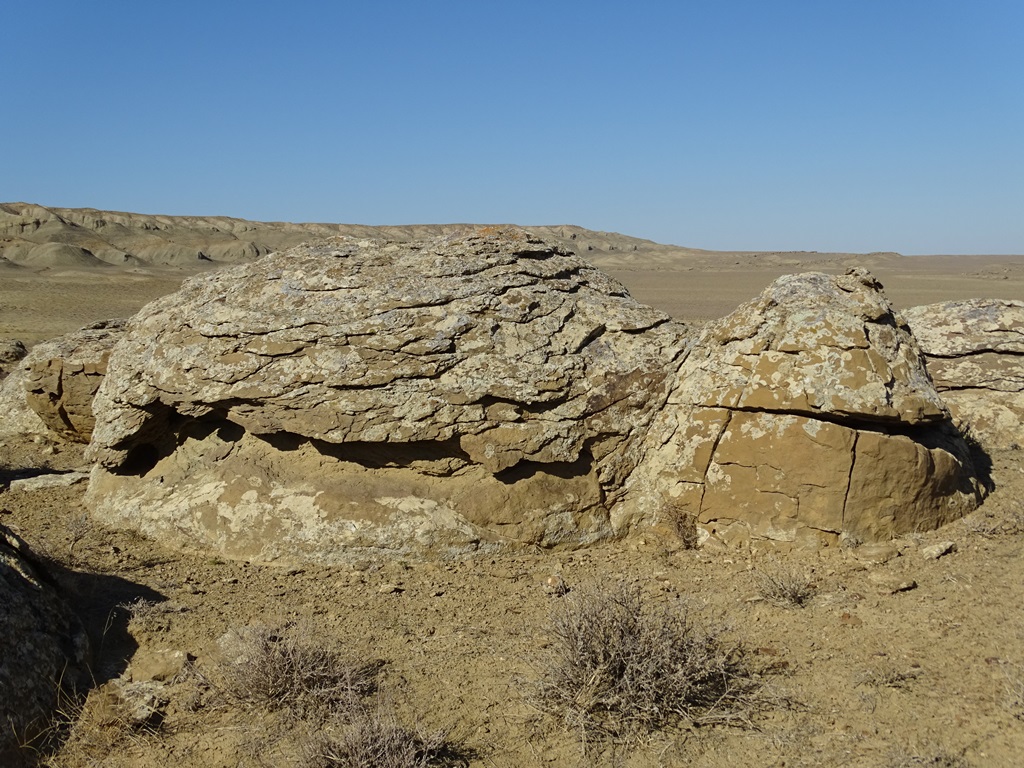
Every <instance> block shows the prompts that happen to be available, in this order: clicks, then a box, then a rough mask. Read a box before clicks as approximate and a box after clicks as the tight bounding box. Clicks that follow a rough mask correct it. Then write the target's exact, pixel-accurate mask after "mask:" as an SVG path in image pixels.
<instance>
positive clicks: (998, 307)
mask: <svg viewBox="0 0 1024 768" xmlns="http://www.w3.org/2000/svg"><path fill="white" fill-rule="evenodd" d="M904 317H906V320H907V323H908V324H909V325H910V327H911V328H912V329H913V331H914V335H915V336H916V337H917V339H918V341H919V342H920V344H921V349H922V351H923V352H924V354H925V356H926V360H927V366H928V372H929V373H930V374H931V377H932V380H933V381H934V382H935V387H936V388H937V389H938V390H939V392H941V393H942V397H943V399H944V400H945V401H946V403H947V404H948V405H949V408H950V411H951V412H952V413H953V416H954V417H956V418H957V419H958V420H959V421H960V422H962V423H963V424H964V425H965V426H966V427H967V428H968V429H969V430H970V432H971V434H972V435H973V436H974V437H976V438H977V439H978V440H979V442H981V443H982V445H983V446H985V447H986V448H989V449H997V450H999V449H1001V450H1005V449H1009V448H1020V447H1022V446H1024V427H1022V426H1021V425H1022V424H1024V301H1009V300H1004V299H971V300H968V301H948V302H944V303H941V304H929V305H927V306H923V307H913V308H911V309H909V310H907V311H906V312H905V313H904Z"/></svg>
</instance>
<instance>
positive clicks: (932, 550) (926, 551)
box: [921, 541, 956, 560]
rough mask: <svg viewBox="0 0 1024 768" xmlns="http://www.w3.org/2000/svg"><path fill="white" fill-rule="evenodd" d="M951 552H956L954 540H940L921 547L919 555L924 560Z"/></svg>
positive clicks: (934, 558)
mask: <svg viewBox="0 0 1024 768" xmlns="http://www.w3.org/2000/svg"><path fill="white" fill-rule="evenodd" d="M952 552H956V542H955V541H940V542H939V543H938V544H930V545H928V546H927V547H921V556H922V557H923V558H924V559H925V560H938V559H939V558H940V557H942V556H943V555H948V554H950V553H952Z"/></svg>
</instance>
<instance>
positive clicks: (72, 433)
mask: <svg viewBox="0 0 1024 768" xmlns="http://www.w3.org/2000/svg"><path fill="white" fill-rule="evenodd" d="M124 325H125V321H124V320H104V321H101V322H98V323H94V324H93V325H89V326H86V327H85V328H83V329H81V330H80V331H75V332H73V333H68V334H65V335H64V336H60V337H58V338H56V339H53V340H51V341H47V342H44V343H42V344H37V345H36V346H35V347H33V348H32V351H31V352H30V353H29V354H28V355H27V356H26V357H25V359H24V360H23V361H22V362H21V368H22V370H23V371H24V378H23V380H22V387H23V389H24V393H25V402H26V403H27V405H28V407H29V408H30V409H31V410H32V411H33V412H35V414H36V415H37V416H38V417H39V419H40V420H41V421H42V422H43V424H45V425H46V427H47V428H48V429H49V430H50V431H51V432H53V433H54V434H56V435H58V436H59V437H61V438H63V439H65V440H70V441H72V442H79V443H88V442H89V438H90V437H91V436H92V428H93V424H94V423H95V420H94V418H93V415H92V399H93V396H94V395H95V394H96V390H97V389H99V386H100V383H101V382H102V381H103V376H104V374H105V373H106V371H107V358H108V357H109V356H110V350H111V348H112V347H113V346H114V344H115V343H116V342H117V340H118V339H119V338H120V336H121V334H122V332H123V330H124Z"/></svg>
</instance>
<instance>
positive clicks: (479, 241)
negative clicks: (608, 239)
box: [88, 229, 685, 561]
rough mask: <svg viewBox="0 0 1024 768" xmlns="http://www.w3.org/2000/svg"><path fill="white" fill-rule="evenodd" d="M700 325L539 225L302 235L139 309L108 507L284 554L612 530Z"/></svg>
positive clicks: (122, 391)
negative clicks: (640, 295) (406, 234)
mask: <svg viewBox="0 0 1024 768" xmlns="http://www.w3.org/2000/svg"><path fill="white" fill-rule="evenodd" d="M684 330H685V329H684V328H683V327H682V326H681V325H679V324H678V323H675V322H673V321H672V320H671V319H670V318H669V317H668V316H666V315H664V314H663V313H661V312H658V311H656V310H654V309H651V308H649V307H645V306H642V305H640V304H637V303H636V302H635V301H633V300H632V299H631V298H630V297H629V295H628V293H627V291H626V289H625V288H623V287H622V286H621V285H620V284H618V283H617V282H615V281H614V280H612V279H611V278H609V277H608V276H606V275H605V274H603V273H601V272H599V271H598V270H596V269H595V268H593V267H592V266H590V265H589V264H587V263H586V262H584V261H583V260H581V259H579V258H577V257H576V256H574V255H572V254H571V253H570V252H568V251H565V250H562V249H560V248H559V247H556V246H553V245H550V244H547V243H545V242H543V241H541V240H539V239H537V238H535V237H533V236H531V235H529V234H527V233H526V232H524V231H522V230H515V229H497V230H484V231H479V232H476V233H474V234H471V235H469V236H461V237H449V238H440V239H437V240H434V241H428V242H425V243H424V242H421V243H413V244H409V243H394V242H387V241H376V240H362V241H357V240H353V239H345V238H338V239H334V240H329V241H323V242H320V243H318V244H309V245H304V246H299V247H297V248H294V249H292V250H291V251H288V252H285V253H281V254H273V255H270V256H268V257H266V258H264V259H262V260H260V261H258V262H256V263H253V264H249V265H245V266H241V267H237V268H232V269H228V270H225V271H223V272H219V273H216V274H212V275H209V276H204V277H202V278H196V279H192V280H191V281H188V282H186V283H185V284H184V285H183V287H182V289H181V290H180V291H179V292H178V293H177V294H174V295H172V296H169V297H165V298H164V299H161V300H158V301H156V302H154V303H152V304H150V305H149V306H147V307H146V308H144V309H143V310H142V311H141V312H140V313H139V314H138V315H137V316H136V317H135V318H134V319H133V320H132V321H131V322H130V324H129V326H128V328H127V330H126V333H125V335H124V337H123V338H122V340H121V341H120V342H119V343H118V344H117V345H116V347H115V348H114V350H113V352H112V354H111V356H110V360H109V364H108V373H107V377H106V380H105V381H104V384H103V386H102V387H101V389H100V391H99V393H98V395H97V398H96V401H95V404H94V410H95V412H96V419H97V420H96V426H95V428H94V430H93V442H92V444H91V446H90V454H91V456H92V458H93V459H94V460H95V461H96V462H97V467H96V468H95V469H94V472H93V476H92V479H91V482H90V489H89V496H88V499H89V502H90V503H91V504H92V505H93V506H94V508H95V510H96V513H97V514H98V515H100V516H101V517H103V518H104V519H106V520H108V521H112V522H116V523H121V524H125V525H130V526H133V527H137V528H141V529H143V530H145V531H148V532H150V533H153V534H155V535H161V536H164V537H173V538H177V539H178V540H180V541H182V542H191V543H192V544H200V545H202V546H208V547H213V548H215V549H218V550H220V551H222V552H224V553H225V554H228V555H230V556H234V557H242V558H249V559H256V560H264V561H272V560H282V561H286V560H292V559H319V560H324V561H329V560H332V559H341V558H343V557H345V556H346V554H347V553H350V552H351V551H352V550H353V549H357V548H359V547H383V548H388V549H395V550H402V549H407V548H409V547H417V548H426V549H434V550H443V551H459V550H464V549H467V548H473V547H478V546H487V545H489V544H498V543H501V542H520V543H529V544H539V545H544V546H556V545H562V544H566V545H580V544H584V543H587V542H591V541H595V540H597V539H600V538H602V537H607V536H612V535H615V534H616V533H618V531H617V530H616V528H615V526H614V524H613V520H612V515H611V510H612V509H613V507H614V506H615V504H616V502H617V501H618V500H619V498H620V497H621V494H622V484H623V482H624V480H625V478H626V477H627V476H628V474H629V473H630V472H631V471H632V470H633V468H634V467H635V465H636V463H637V461H638V458H639V452H640V442H641V440H642V438H643V436H644V435H645V434H646V431H647V426H648V425H649V423H650V421H651V419H652V418H653V417H654V415H655V414H656V413H657V411H658V410H659V408H660V407H661V405H662V404H663V402H664V400H665V397H666V395H667V389H666V375H667V374H668V372H669V371H671V370H674V368H675V367H676V365H677V362H676V361H677V360H678V359H679V358H680V357H681V355H682V354H683V349H684V343H683V339H684Z"/></svg>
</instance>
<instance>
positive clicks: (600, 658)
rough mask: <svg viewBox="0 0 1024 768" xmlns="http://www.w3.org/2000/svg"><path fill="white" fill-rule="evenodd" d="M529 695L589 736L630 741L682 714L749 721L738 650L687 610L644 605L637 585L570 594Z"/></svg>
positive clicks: (745, 673) (748, 691)
mask: <svg viewBox="0 0 1024 768" xmlns="http://www.w3.org/2000/svg"><path fill="white" fill-rule="evenodd" d="M548 634H549V635H550V638H551V644H550V645H549V646H548V651H547V655H546V658H545V659H544V660H543V661H542V662H541V664H540V665H539V666H538V672H539V680H536V681H530V682H526V683H523V684H522V685H523V688H524V694H525V697H526V700H527V702H528V703H529V704H530V705H531V706H533V707H534V708H535V709H537V710H538V711H540V712H542V713H544V714H547V715H550V716H552V717H555V718H557V719H559V720H560V721H561V722H562V723H564V724H565V725H566V726H567V727H568V728H570V729H571V730H574V731H577V732H578V733H579V735H580V738H581V741H582V742H583V743H584V745H586V744H587V742H588V741H593V740H607V739H611V740H614V741H620V742H625V743H630V742H636V741H638V740H639V739H641V738H642V737H644V736H645V735H647V734H650V733H651V732H653V731H655V730H658V729H661V728H664V727H666V726H670V725H672V724H676V723H680V722H690V723H694V724H711V723H722V722H725V723H737V724H740V723H749V718H750V714H751V711H752V705H753V701H754V699H753V697H752V692H753V690H754V687H755V685H754V683H753V680H752V674H751V672H750V671H749V670H748V668H747V666H746V664H745V662H744V658H743V655H742V653H741V651H740V650H739V649H738V648H736V647H730V646H728V645H725V644H723V642H722V640H721V638H720V637H719V636H718V635H717V634H715V633H713V632H707V631H706V630H704V629H701V628H700V627H698V626H697V625H696V624H694V623H693V622H692V621H691V620H690V618H689V616H688V615H687V613H686V611H685V610H682V609H680V608H676V607H665V606H658V607H654V606H651V605H649V604H648V603H647V602H646V601H645V599H644V597H643V596H642V593H641V591H640V589H639V587H637V586H635V585H628V584H624V583H618V584H616V585H613V586H611V587H607V588H601V589H591V590H580V591H576V592H573V593H571V594H570V595H568V596H567V597H566V598H565V599H564V600H563V601H560V603H559V607H558V608H557V609H556V610H555V613H554V614H553V615H552V617H551V621H550V626H549V628H548Z"/></svg>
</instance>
